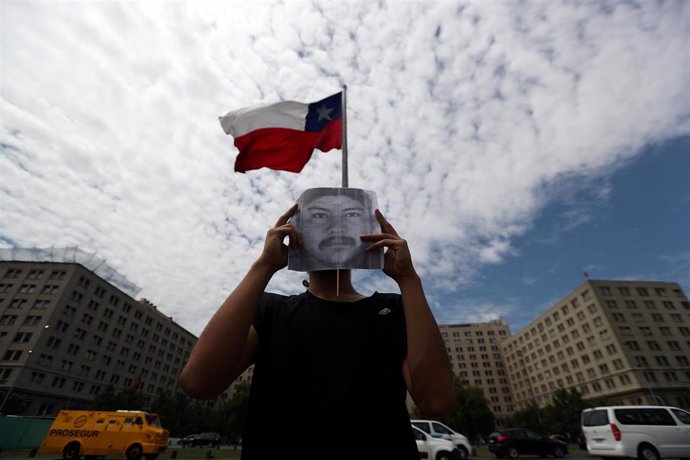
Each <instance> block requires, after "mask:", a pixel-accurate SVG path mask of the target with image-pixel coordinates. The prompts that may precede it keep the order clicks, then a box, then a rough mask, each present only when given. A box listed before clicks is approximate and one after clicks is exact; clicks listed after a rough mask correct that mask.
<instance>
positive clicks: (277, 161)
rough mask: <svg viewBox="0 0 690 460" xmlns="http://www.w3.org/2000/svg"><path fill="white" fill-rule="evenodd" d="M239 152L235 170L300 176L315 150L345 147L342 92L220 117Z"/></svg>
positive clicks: (235, 112) (262, 106)
mask: <svg viewBox="0 0 690 460" xmlns="http://www.w3.org/2000/svg"><path fill="white" fill-rule="evenodd" d="M220 125H221V126H222V127H223V131H225V134H229V135H231V136H232V137H233V138H234V139H235V147H237V148H238V149H239V151H240V154H239V155H237V159H236V160H235V171H237V172H242V173H243V172H246V171H250V170H252V169H259V168H264V167H266V168H270V169H278V170H281V171H290V172H294V173H298V172H300V171H302V168H304V165H306V164H307V161H309V158H311V154H312V153H313V152H314V149H319V150H321V151H322V152H327V151H329V150H331V149H339V148H341V147H342V144H343V105H342V93H337V94H334V95H332V96H329V97H327V98H326V99H322V100H320V101H318V102H312V103H311V104H305V103H303V102H295V101H283V102H277V103H274V104H262V105H256V106H252V107H246V108H244V109H239V110H235V111H233V112H230V113H228V114H227V115H225V116H224V117H221V118H220Z"/></svg>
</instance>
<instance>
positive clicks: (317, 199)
mask: <svg viewBox="0 0 690 460" xmlns="http://www.w3.org/2000/svg"><path fill="white" fill-rule="evenodd" d="M297 203H298V205H299V207H298V210H297V213H296V214H295V215H294V216H293V217H292V219H291V222H292V223H293V224H294V225H295V226H296V227H297V231H298V232H299V234H300V237H301V240H302V245H301V246H300V247H299V248H298V249H295V250H290V253H289V257H288V269H290V270H296V271H316V270H333V269H349V268H365V269H375V268H376V269H380V268H382V267H383V250H382V249H381V250H377V251H373V252H366V251H365V249H366V248H367V246H368V245H369V244H370V243H368V242H367V243H365V242H363V241H362V240H360V238H359V237H360V236H361V235H366V234H368V233H379V232H380V231H381V226H380V225H379V223H378V222H377V221H376V217H375V216H374V209H376V207H377V203H376V193H375V192H372V191H369V190H362V189H356V188H313V189H309V190H307V191H305V192H304V193H302V195H300V197H299V199H298V200H297Z"/></svg>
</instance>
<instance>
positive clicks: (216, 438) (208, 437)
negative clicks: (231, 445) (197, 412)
mask: <svg viewBox="0 0 690 460" xmlns="http://www.w3.org/2000/svg"><path fill="white" fill-rule="evenodd" d="M185 445H186V446H192V447H195V446H199V447H202V446H209V447H219V446H220V435H219V434H218V433H201V434H200V435H197V436H195V437H194V438H192V439H190V440H189V442H188V443H185Z"/></svg>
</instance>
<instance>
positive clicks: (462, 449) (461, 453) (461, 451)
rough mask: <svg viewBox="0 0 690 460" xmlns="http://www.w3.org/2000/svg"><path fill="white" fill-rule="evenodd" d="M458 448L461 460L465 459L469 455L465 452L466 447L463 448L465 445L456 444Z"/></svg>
mask: <svg viewBox="0 0 690 460" xmlns="http://www.w3.org/2000/svg"><path fill="white" fill-rule="evenodd" d="M458 450H459V451H460V458H461V460H465V459H467V458H468V457H469V456H470V453H469V452H467V449H466V448H465V446H458Z"/></svg>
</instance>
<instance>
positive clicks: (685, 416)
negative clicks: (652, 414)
mask: <svg viewBox="0 0 690 460" xmlns="http://www.w3.org/2000/svg"><path fill="white" fill-rule="evenodd" d="M671 412H673V415H675V416H676V418H678V420H680V423H683V424H685V425H690V414H689V413H687V412H685V411H684V410H680V409H671Z"/></svg>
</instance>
